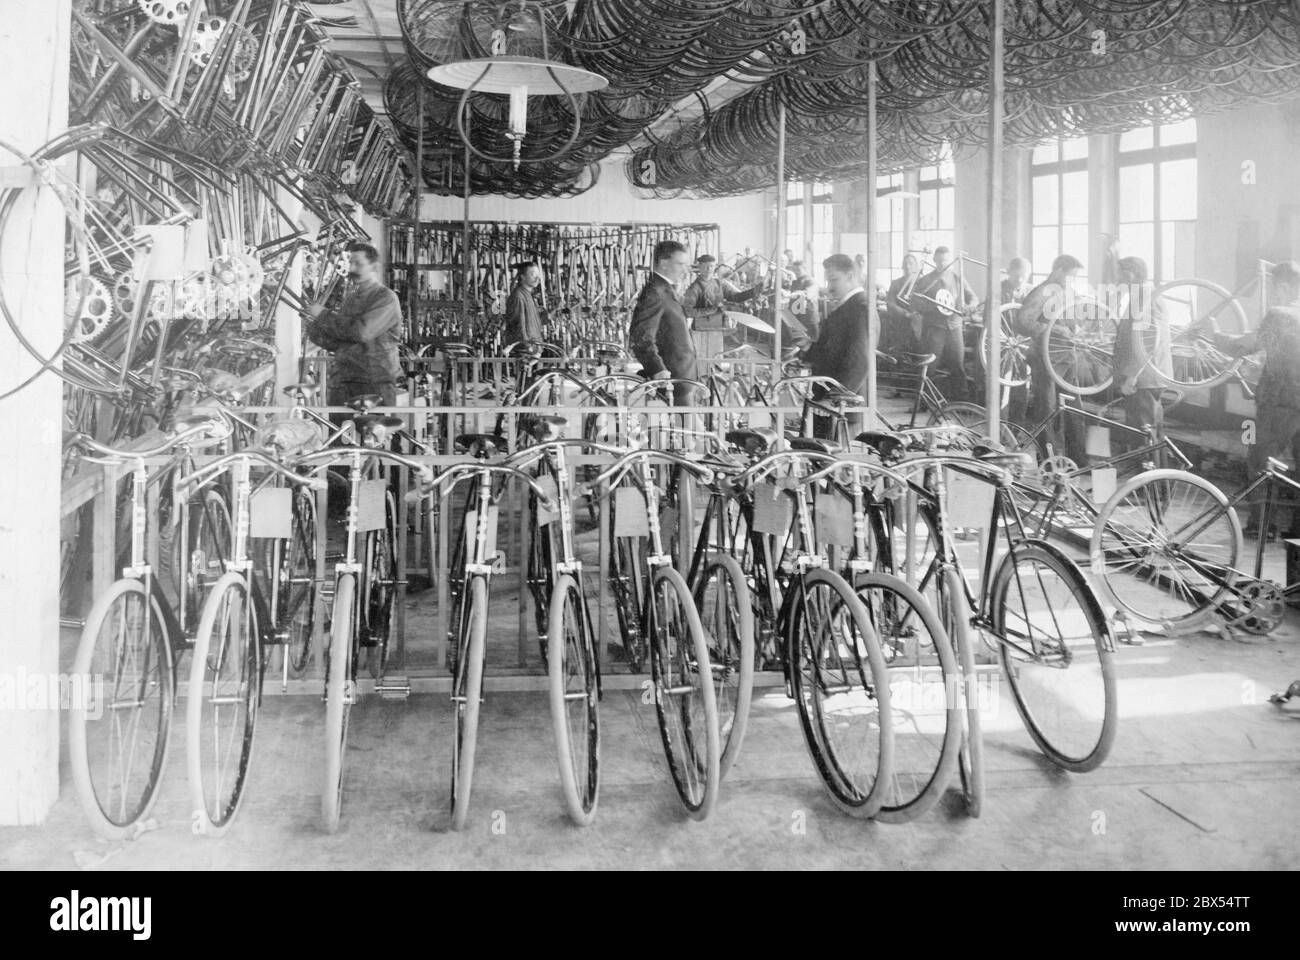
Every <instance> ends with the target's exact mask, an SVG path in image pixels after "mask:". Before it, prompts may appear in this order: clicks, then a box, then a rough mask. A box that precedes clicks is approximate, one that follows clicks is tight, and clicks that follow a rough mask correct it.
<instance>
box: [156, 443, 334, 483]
mask: <svg viewBox="0 0 1300 960" xmlns="http://www.w3.org/2000/svg"><path fill="white" fill-rule="evenodd" d="M240 460H250V461H253V462H255V463H257V464H258V465H259V466H262V467H266V468H268V469H269V470H270V471H271V472H272V473H275V474H279V475H280V476H281V477H284V479H286V480H288V481H289V482H290V483H296V484H300V485H302V486H305V487H310V488H311V489H312V490H324V489H325V488H326V486H328V484H327V483H326V482H325V478H324V477H305V476H303V475H302V474H300V473H294V472H293V471H292V470H290V469H288V468H287V467H285V466H284V465H283V464H281V463H280V462H279V461H278V460H275V459H274V458H272V457H269V456H267V455H266V454H265V453H263V452H262V451H260V450H239V451H237V452H236V453H228V454H226V455H225V456H224V457H218V458H217V459H216V460H213V461H212V462H211V463H208V464H204V465H203V466H201V467H199V469H197V470H195V471H194V472H193V473H191V474H189V475H188V476H185V477H181V478H180V479H179V480H178V481H176V482H177V485H178V486H180V487H187V486H190V485H191V484H197V483H199V481H200V480H201V479H203V478H205V477H206V476H207V475H209V474H212V475H215V474H218V473H220V472H221V471H223V470H224V469H226V467H228V466H230V465H231V464H233V463H237V462H238V461H240Z"/></svg>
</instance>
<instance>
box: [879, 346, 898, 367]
mask: <svg viewBox="0 0 1300 960" xmlns="http://www.w3.org/2000/svg"><path fill="white" fill-rule="evenodd" d="M876 364H877V365H878V366H886V367H896V366H898V358H897V357H894V356H892V355H890V354H888V353H881V352H880V351H879V350H877V351H876Z"/></svg>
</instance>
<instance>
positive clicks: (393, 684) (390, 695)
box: [375, 674, 411, 700]
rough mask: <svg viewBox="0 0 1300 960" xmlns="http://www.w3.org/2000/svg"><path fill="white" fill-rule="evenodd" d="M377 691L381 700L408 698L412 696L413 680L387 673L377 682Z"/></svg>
mask: <svg viewBox="0 0 1300 960" xmlns="http://www.w3.org/2000/svg"><path fill="white" fill-rule="evenodd" d="M375 693H377V694H379V698H380V699H381V700H406V699H409V698H410V696H411V681H410V679H409V678H407V677H394V676H389V675H387V674H385V675H384V677H383V678H381V679H380V680H378V681H376V682H375Z"/></svg>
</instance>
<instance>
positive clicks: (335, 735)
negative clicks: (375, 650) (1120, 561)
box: [320, 573, 357, 833]
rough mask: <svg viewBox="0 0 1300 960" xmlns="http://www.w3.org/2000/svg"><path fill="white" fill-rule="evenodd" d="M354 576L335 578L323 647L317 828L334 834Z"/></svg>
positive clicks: (349, 673)
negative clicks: (327, 639) (321, 770)
mask: <svg viewBox="0 0 1300 960" xmlns="http://www.w3.org/2000/svg"><path fill="white" fill-rule="evenodd" d="M356 589H357V584H356V578H355V576H354V575H353V574H350V573H348V574H344V575H343V576H341V577H339V580H338V585H337V587H336V588H335V591H334V608H333V619H332V620H331V622H330V642H329V646H328V647H327V648H326V650H325V657H324V660H325V663H324V666H325V782H324V785H323V788H322V790H321V796H320V812H321V829H323V830H324V831H325V832H326V833H334V832H336V831H337V830H338V828H339V819H340V817H341V815H342V812H343V763H344V760H345V759H346V757H347V746H348V743H347V739H348V716H349V714H350V712H351V710H350V707H349V705H348V703H347V698H348V691H349V688H350V686H351V682H352V651H353V636H352V628H353V619H354V616H355V612H356V610H355V607H356Z"/></svg>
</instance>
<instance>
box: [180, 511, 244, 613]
mask: <svg viewBox="0 0 1300 960" xmlns="http://www.w3.org/2000/svg"><path fill="white" fill-rule="evenodd" d="M189 524H190V530H189V531H187V533H186V536H185V539H184V541H183V542H181V541H177V543H176V546H175V549H176V550H178V551H181V552H180V553H179V554H178V555H177V557H176V560H175V561H174V562H175V564H176V565H175V567H174V569H175V570H177V571H179V573H180V575H181V577H183V578H184V582H183V583H182V584H178V585H177V589H178V590H184V591H185V592H186V597H185V609H186V612H187V614H188V616H187V617H186V619H187V620H188V621H189V622H183V623H182V624H181V626H182V628H184V629H185V630H186V631H187V632H190V631H193V630H197V629H198V621H199V617H200V616H202V612H203V604H204V601H205V600H206V599H207V595H208V592H209V591H210V590H211V589H212V588H213V587H214V586H215V585H216V583H217V581H218V580H220V579H221V577H222V576H223V575H224V574H225V571H226V560H227V559H229V558H228V557H227V556H226V554H227V553H229V552H230V544H231V543H232V542H233V540H234V538H233V536H232V535H231V531H232V530H233V528H234V524H233V522H232V521H231V518H230V505H229V504H228V503H227V502H226V497H225V494H224V493H222V492H221V491H220V490H213V489H209V490H207V491H205V492H204V494H203V497H202V498H201V499H200V500H199V501H198V502H196V503H191V504H190V506H189ZM177 596H178V597H179V593H178V595H177Z"/></svg>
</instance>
